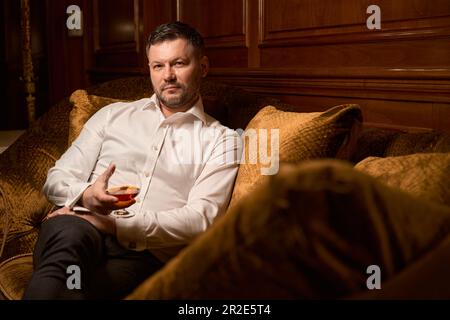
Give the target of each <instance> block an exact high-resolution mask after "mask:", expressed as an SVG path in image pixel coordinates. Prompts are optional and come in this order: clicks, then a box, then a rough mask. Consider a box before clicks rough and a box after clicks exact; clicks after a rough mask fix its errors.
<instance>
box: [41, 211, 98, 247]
mask: <svg viewBox="0 0 450 320" xmlns="http://www.w3.org/2000/svg"><path fill="white" fill-rule="evenodd" d="M38 242H40V245H41V246H43V247H46V248H47V249H48V247H49V246H54V247H57V248H58V249H61V248H74V249H76V248H86V249H87V250H88V251H92V250H98V249H99V247H100V246H101V243H102V235H101V233H100V232H99V231H98V230H97V229H96V228H95V227H94V226H93V225H92V224H90V223H89V222H87V221H86V220H84V219H82V218H80V217H77V216H75V215H58V216H56V217H53V218H50V219H48V220H47V221H45V222H44V223H43V224H42V227H41V231H40V234H39V240H38ZM38 245H39V244H38Z"/></svg>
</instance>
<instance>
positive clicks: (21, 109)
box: [0, 0, 27, 130]
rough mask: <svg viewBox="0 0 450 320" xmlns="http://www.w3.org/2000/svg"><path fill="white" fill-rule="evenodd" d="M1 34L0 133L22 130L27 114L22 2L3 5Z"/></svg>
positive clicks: (11, 0) (25, 124)
mask: <svg viewBox="0 0 450 320" xmlns="http://www.w3.org/2000/svg"><path fill="white" fill-rule="evenodd" d="M0 6H1V7H2V17H1V19H0V25H1V28H2V30H1V32H2V60H1V63H2V64H3V65H2V69H4V71H3V72H2V74H1V77H2V83H4V85H3V86H2V88H4V95H2V99H3V101H2V102H3V103H2V104H1V106H0V112H1V114H2V116H1V117H0V130H12V129H23V128H26V126H27V114H26V106H25V98H24V89H23V82H22V81H20V78H21V76H22V52H21V47H22V43H21V28H20V1H15V0H6V1H2V3H1V4H0Z"/></svg>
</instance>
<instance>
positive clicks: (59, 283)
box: [23, 215, 163, 299]
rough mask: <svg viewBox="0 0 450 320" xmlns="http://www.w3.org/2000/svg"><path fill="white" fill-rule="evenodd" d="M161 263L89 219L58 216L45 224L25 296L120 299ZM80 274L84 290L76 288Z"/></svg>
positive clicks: (39, 297)
mask: <svg viewBox="0 0 450 320" xmlns="http://www.w3.org/2000/svg"><path fill="white" fill-rule="evenodd" d="M71 265H73V266H76V268H79V269H78V270H75V269H72V268H73V267H71V268H69V266H71ZM162 265H163V263H162V262H160V261H159V260H158V259H157V258H155V257H154V256H153V255H152V254H151V253H150V252H149V251H141V252H136V251H131V250H127V249H125V248H123V247H122V246H120V245H119V243H118V242H117V240H116V239H115V238H114V237H112V236H108V235H104V234H102V233H101V232H99V231H98V230H97V229H96V228H95V227H94V226H93V225H92V224H90V223H89V222H87V221H86V220H83V219H81V218H79V217H76V216H72V215H59V216H56V217H53V218H50V219H48V220H46V221H45V222H44V223H43V224H42V227H41V230H40V233H39V237H38V240H37V243H36V247H35V249H34V253H33V267H34V272H33V276H32V278H31V281H30V283H29V284H28V287H27V289H26V291H25V294H24V296H23V299H121V298H124V297H125V296H126V295H127V294H129V293H131V291H132V290H133V289H134V288H135V287H136V286H138V285H139V284H140V283H141V282H142V281H144V280H145V279H146V278H147V277H148V276H150V275H152V274H153V273H155V272H156V271H157V270H158V269H160V268H161V267H162ZM78 271H79V272H78ZM77 273H78V275H80V277H79V279H80V281H79V282H80V283H81V289H77V288H73V284H75V283H76V281H73V280H74V278H73V277H74V276H77ZM69 277H71V278H70V279H69ZM68 282H69V283H71V284H72V285H69V286H68ZM69 287H72V289H69Z"/></svg>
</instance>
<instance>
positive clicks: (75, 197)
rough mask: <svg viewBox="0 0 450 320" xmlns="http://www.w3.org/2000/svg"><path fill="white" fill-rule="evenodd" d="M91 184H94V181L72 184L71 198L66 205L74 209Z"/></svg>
mask: <svg viewBox="0 0 450 320" xmlns="http://www.w3.org/2000/svg"><path fill="white" fill-rule="evenodd" d="M90 185H92V182H81V183H77V184H74V185H72V186H71V187H70V190H69V194H70V196H69V199H68V200H67V201H66V203H65V204H64V206H65V207H69V208H70V209H72V208H73V207H74V206H75V205H76V204H77V202H78V201H79V200H80V198H81V196H82V195H83V193H84V191H85V190H86V189H87V188H88V187H89V186H90Z"/></svg>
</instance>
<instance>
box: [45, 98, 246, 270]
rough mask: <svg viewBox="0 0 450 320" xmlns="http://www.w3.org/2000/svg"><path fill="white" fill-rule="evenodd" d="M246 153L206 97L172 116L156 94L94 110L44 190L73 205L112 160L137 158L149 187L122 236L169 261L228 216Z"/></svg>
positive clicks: (119, 222) (120, 223) (124, 221)
mask: <svg viewBox="0 0 450 320" xmlns="http://www.w3.org/2000/svg"><path fill="white" fill-rule="evenodd" d="M241 152H242V144H241V139H240V137H239V135H238V134H237V133H236V132H235V131H234V130H231V129H229V128H227V127H225V126H222V125H221V124H220V123H219V122H218V121H217V120H215V119H214V118H212V117H210V116H209V115H207V114H206V113H204V111H203V104H202V101H201V98H200V99H199V100H198V101H197V103H196V104H195V105H194V106H193V107H192V108H190V109H189V110H187V111H186V112H178V113H175V114H172V115H171V116H169V117H167V118H165V116H164V115H163V113H162V112H161V110H160V108H159V101H158V99H157V98H156V96H155V95H153V96H152V97H151V98H145V99H142V100H138V101H135V102H131V103H124V102H118V103H113V104H110V105H108V106H106V107H104V108H102V109H100V110H99V111H98V112H97V113H96V114H94V115H93V116H92V117H91V118H90V119H89V120H88V121H87V123H86V124H85V126H84V128H83V130H82V131H81V133H80V135H79V137H78V138H77V139H76V140H75V141H74V142H73V144H72V145H71V146H70V147H69V148H68V150H67V151H66V152H65V153H64V154H63V155H62V156H61V158H60V159H59V160H58V161H57V162H56V163H55V166H54V167H53V168H51V169H50V170H49V172H48V176H47V181H46V183H45V185H44V189H43V190H44V193H45V194H46V196H47V197H48V199H49V200H50V201H51V202H53V203H54V204H56V205H58V206H68V207H70V208H73V207H74V206H75V205H76V203H77V202H78V201H79V199H80V197H81V196H82V194H83V192H84V190H85V189H86V188H87V187H88V186H89V185H91V184H92V183H93V182H94V181H95V180H96V179H97V177H98V176H99V175H101V174H102V173H103V172H104V171H105V170H106V168H107V167H108V165H109V164H110V163H111V162H114V160H115V159H124V158H127V159H132V160H134V161H135V163H136V166H137V169H138V172H139V173H140V175H141V181H142V185H141V190H140V193H139V194H138V196H137V197H136V200H137V201H136V203H135V204H134V205H132V206H130V207H129V208H127V210H128V211H130V213H131V214H130V215H128V216H126V217H118V218H116V229H117V238H118V241H119V243H121V245H122V246H124V247H126V248H129V249H132V250H144V249H149V250H150V251H151V252H152V253H153V254H154V255H155V256H156V257H158V258H159V259H160V260H162V261H167V260H168V259H170V258H171V257H173V256H174V255H176V254H177V253H178V252H179V251H180V250H181V249H182V248H183V247H184V246H185V245H186V244H188V243H189V242H190V241H191V240H192V239H193V238H194V237H196V236H197V235H198V234H199V233H201V232H203V231H205V230H206V229H207V228H208V227H209V226H210V225H211V224H212V223H213V222H214V220H215V219H216V217H218V216H220V215H221V214H223V213H225V211H226V208H227V205H228V202H229V200H230V195H231V191H232V188H233V185H234V180H235V177H236V174H237V169H238V164H239V161H240V156H241ZM117 170H120V168H117V169H116V171H117ZM122 173H123V174H127V173H126V172H122ZM113 185H115V183H114V174H113V175H112V176H111V178H110V180H109V186H113Z"/></svg>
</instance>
